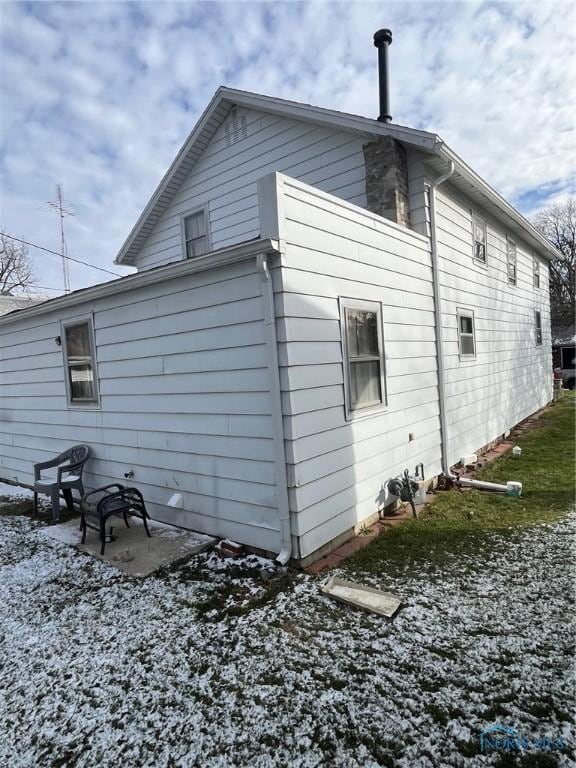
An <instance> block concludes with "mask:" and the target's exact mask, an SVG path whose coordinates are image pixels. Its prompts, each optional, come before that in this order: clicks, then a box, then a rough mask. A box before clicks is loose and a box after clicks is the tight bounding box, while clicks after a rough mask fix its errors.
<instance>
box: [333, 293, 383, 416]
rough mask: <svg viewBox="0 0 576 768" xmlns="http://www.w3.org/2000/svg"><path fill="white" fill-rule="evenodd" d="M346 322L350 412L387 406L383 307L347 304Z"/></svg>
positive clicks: (344, 318)
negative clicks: (384, 372)
mask: <svg viewBox="0 0 576 768" xmlns="http://www.w3.org/2000/svg"><path fill="white" fill-rule="evenodd" d="M343 301H345V302H348V300H343ZM359 304H360V305H361V304H362V302H359ZM343 320H344V328H343V333H344V338H345V341H346V343H345V345H344V348H345V353H346V360H345V365H346V368H347V376H346V379H347V386H346V403H347V408H348V410H349V411H354V410H358V409H361V408H368V407H370V406H374V405H379V404H380V403H383V402H385V392H384V386H383V371H384V354H383V349H382V337H381V313H380V309H379V305H377V304H376V305H375V304H369V305H368V306H354V305H352V306H350V305H348V304H347V303H345V304H344V309H343Z"/></svg>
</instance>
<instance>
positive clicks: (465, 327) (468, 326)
mask: <svg viewBox="0 0 576 768" xmlns="http://www.w3.org/2000/svg"><path fill="white" fill-rule="evenodd" d="M460 332H461V333H473V332H474V327H473V324H472V318H471V317H468V316H467V315H460Z"/></svg>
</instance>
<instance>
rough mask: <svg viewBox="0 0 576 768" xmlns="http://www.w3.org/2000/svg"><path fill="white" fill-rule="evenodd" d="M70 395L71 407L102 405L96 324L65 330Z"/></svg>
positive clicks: (69, 326) (80, 324) (88, 322)
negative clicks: (100, 399)
mask: <svg viewBox="0 0 576 768" xmlns="http://www.w3.org/2000/svg"><path fill="white" fill-rule="evenodd" d="M62 336H63V338H64V344H63V352H64V363H65V367H66V391H67V393H68V403H69V404H70V405H83V404H86V405H97V404H98V377H97V374H96V355H95V351H94V341H93V338H94V336H93V328H92V320H91V319H87V320H82V321H81V322H74V323H69V324H66V325H64V326H63V333H62Z"/></svg>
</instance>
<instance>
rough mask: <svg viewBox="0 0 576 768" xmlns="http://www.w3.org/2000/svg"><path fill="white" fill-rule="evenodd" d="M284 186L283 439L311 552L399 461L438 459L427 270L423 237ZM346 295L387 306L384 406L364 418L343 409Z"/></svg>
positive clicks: (299, 521)
mask: <svg viewBox="0 0 576 768" xmlns="http://www.w3.org/2000/svg"><path fill="white" fill-rule="evenodd" d="M279 194H280V195H281V200H280V201H279V203H278V205H279V206H280V210H283V211H284V217H283V227H284V231H283V236H284V238H285V242H286V253H285V257H284V258H283V263H282V267H281V268H278V269H276V270H274V274H273V277H274V285H275V291H276V297H275V298H276V312H277V316H278V322H277V325H278V337H279V338H278V340H279V360H280V366H281V368H280V378H281V383H282V400H283V413H284V437H285V440H286V454H287V470H288V478H289V479H288V484H289V499H290V511H291V515H292V525H293V533H294V536H295V537H297V538H298V547H299V553H300V555H302V556H305V555H308V554H310V553H311V552H313V551H315V550H316V549H318V547H320V546H322V545H323V544H325V543H326V542H328V541H330V540H331V539H333V538H334V537H336V536H340V535H343V534H345V533H346V532H347V531H350V530H352V529H353V528H354V526H356V525H357V524H358V523H359V522H360V521H361V520H363V519H365V518H367V517H368V516H370V515H373V514H375V513H376V512H377V510H378V509H379V508H381V507H383V506H384V505H385V504H386V503H387V492H386V490H385V488H386V482H387V481H388V479H389V478H390V477H393V476H395V475H396V474H399V473H400V472H402V471H403V469H404V467H406V466H409V467H413V466H415V464H417V463H418V462H419V461H423V462H424V464H425V468H426V473H427V476H433V475H434V474H436V473H438V472H439V471H440V469H441V462H440V431H439V418H438V413H439V410H438V383H437V377H436V358H435V342H434V302H433V298H432V271H431V264H430V251H429V244H428V241H427V240H426V239H425V238H424V237H422V236H421V235H418V234H416V233H414V232H411V231H410V230H408V229H406V228H404V227H400V226H398V225H396V224H394V223H392V222H389V221H387V220H385V219H383V218H381V217H380V216H377V215H375V214H371V213H369V212H367V211H364V210H362V209H360V208H357V207H355V206H352V205H349V204H348V203H346V202H344V201H341V200H338V198H336V197H333V196H330V195H326V194H325V193H323V192H319V191H317V190H314V189H312V188H311V187H308V186H306V185H304V184H301V183H300V182H298V181H293V180H292V179H288V178H286V177H282V180H281V182H280V192H279ZM340 297H345V298H346V301H348V302H350V303H351V305H353V304H354V303H355V304H357V305H358V306H360V307H366V306H368V307H369V306H370V305H373V306H377V307H380V311H381V320H382V326H383V340H384V342H385V343H384V345H383V347H382V350H383V351H385V353H386V359H385V363H386V392H385V395H384V394H383V397H385V398H386V399H387V408H385V409H384V408H383V407H380V408H378V407H377V408H376V409H375V411H374V412H373V413H371V414H369V415H366V416H362V417H361V418H352V419H347V418H346V389H345V378H346V360H345V355H344V353H343V339H342V328H341V307H340ZM365 302H368V304H365ZM360 413H361V411H360ZM409 431H413V432H414V434H415V435H416V439H414V440H413V441H409V439H408V432H409Z"/></svg>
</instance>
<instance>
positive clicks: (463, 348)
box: [457, 308, 476, 358]
mask: <svg viewBox="0 0 576 768" xmlns="http://www.w3.org/2000/svg"><path fill="white" fill-rule="evenodd" d="M457 316H458V346H459V348H460V357H461V358H474V357H476V334H475V331H474V312H469V311H468V310H466V309H460V308H459V309H458V310H457Z"/></svg>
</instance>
